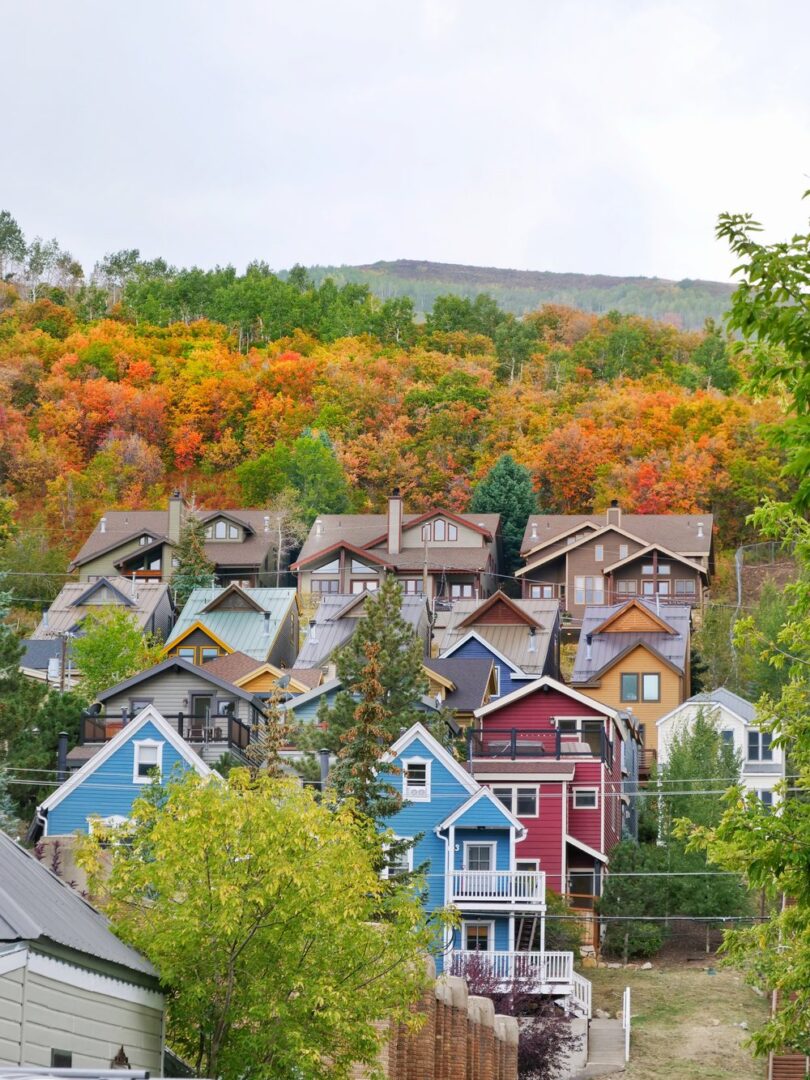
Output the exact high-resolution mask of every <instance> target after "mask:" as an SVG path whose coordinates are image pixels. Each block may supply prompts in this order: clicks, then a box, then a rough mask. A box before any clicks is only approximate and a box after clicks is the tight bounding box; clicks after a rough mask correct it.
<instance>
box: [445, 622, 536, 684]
mask: <svg viewBox="0 0 810 1080" xmlns="http://www.w3.org/2000/svg"><path fill="white" fill-rule="evenodd" d="M468 641H477V642H478V643H479V645H483V647H484V648H485V649H486V650H487V651H488V652H489V653H490V654H491V655H492V656H494V657H496V659H498V660H500V661H501V663H502V664H506V666H507V667H508V668H509V669H510V671H512V672H513V674H515V675H518V676H520V677H523V676H524V673H523V672H522V671H521V670H520V668H519V667H518V666H517V664H514V663H513V662H512V661H511V660H510V659H509V658H508V657H507V656H504V655H503V653H501V652H498V650H497V649H496V648H495V646H494V645H493V644H492V642H491V641H487V639H486V638H484V637H481V635H480V634H477V633H476V632H475V630H470V632H469V633H468V634H465V635H464V637H463V638H461V639H460V640H459V641H457V642H455V644H453V645H451V646H450V648H449V649H445V651H444V652H443V653H442V654H441V657H440V659H442V660H444V659H446V658H447V657H449V656H452V655H453V653H455V652H458V650H459V649H460V648H461V647H462V646H463V645H466V644H467V642H468Z"/></svg>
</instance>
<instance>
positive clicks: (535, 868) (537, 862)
mask: <svg viewBox="0 0 810 1080" xmlns="http://www.w3.org/2000/svg"><path fill="white" fill-rule="evenodd" d="M518 863H523V864H524V865H523V867H522V868H521V869H520V870H518ZM526 863H531V864H532V868H531V870H527V869H526ZM539 870H540V860H539V859H515V871H516V872H517V873H518V874H536V873H537V872H538V871H539Z"/></svg>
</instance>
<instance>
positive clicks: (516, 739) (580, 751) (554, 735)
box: [467, 728, 613, 762]
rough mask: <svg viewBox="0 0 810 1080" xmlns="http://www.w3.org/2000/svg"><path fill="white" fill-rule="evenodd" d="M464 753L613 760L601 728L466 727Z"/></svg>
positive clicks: (470, 756) (512, 757)
mask: <svg viewBox="0 0 810 1080" xmlns="http://www.w3.org/2000/svg"><path fill="white" fill-rule="evenodd" d="M467 757H468V760H469V761H474V760H475V759H476V758H487V759H492V758H506V759H508V760H511V761H514V760H516V759H518V758H553V759H554V760H556V761H561V760H564V759H566V758H591V759H594V760H596V761H607V762H610V761H612V760H613V744H612V742H611V741H610V740H609V739H608V738H607V736H606V735H605V732H604V729H600V730H599V731H586V732H583V733H581V734H579V733H573V732H567V731H560V730H559V729H555V730H547V731H543V730H538V729H537V728H532V729H528V728H504V729H502V730H500V731H497V730H493V729H486V730H478V731H469V732H468V733H467Z"/></svg>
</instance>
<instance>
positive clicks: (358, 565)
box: [352, 559, 377, 574]
mask: <svg viewBox="0 0 810 1080" xmlns="http://www.w3.org/2000/svg"><path fill="white" fill-rule="evenodd" d="M352 573H353V574H376V573H377V571H376V570H375V569H374V567H373V566H366V564H365V563H362V562H359V561H358V560H357V559H352Z"/></svg>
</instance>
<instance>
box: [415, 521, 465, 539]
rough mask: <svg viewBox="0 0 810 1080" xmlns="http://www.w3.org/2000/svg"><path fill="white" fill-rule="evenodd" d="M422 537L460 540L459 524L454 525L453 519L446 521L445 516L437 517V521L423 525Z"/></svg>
mask: <svg viewBox="0 0 810 1080" xmlns="http://www.w3.org/2000/svg"><path fill="white" fill-rule="evenodd" d="M422 539H423V540H438V541H444V540H458V526H456V525H454V524H453V522H452V521H445V520H444V518H436V520H435V521H433V522H428V523H427V525H423V526H422Z"/></svg>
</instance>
